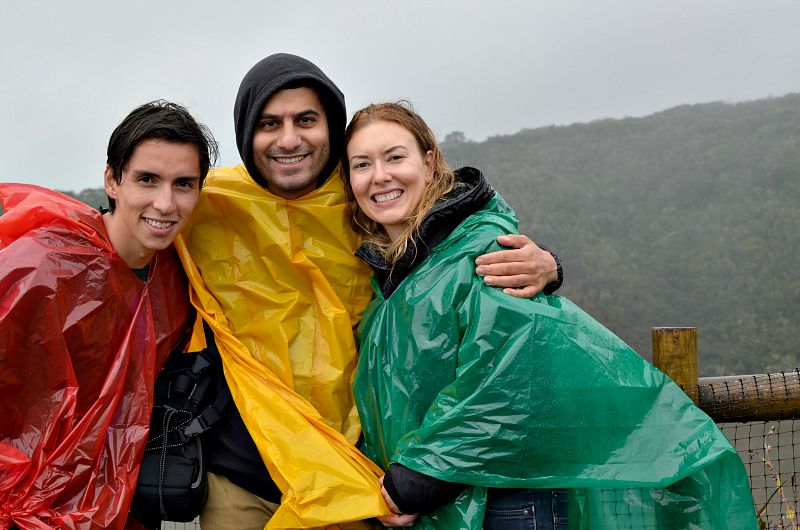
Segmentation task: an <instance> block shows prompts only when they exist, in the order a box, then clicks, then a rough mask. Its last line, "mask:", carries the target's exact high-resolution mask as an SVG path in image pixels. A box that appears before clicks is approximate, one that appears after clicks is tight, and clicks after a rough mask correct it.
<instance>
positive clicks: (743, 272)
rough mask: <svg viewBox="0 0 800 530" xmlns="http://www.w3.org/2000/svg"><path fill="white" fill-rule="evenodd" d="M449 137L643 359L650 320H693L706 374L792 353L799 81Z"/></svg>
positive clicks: (791, 357) (798, 293) (457, 156)
mask: <svg viewBox="0 0 800 530" xmlns="http://www.w3.org/2000/svg"><path fill="white" fill-rule="evenodd" d="M444 144H445V151H446V153H447V157H448V161H449V162H450V164H451V165H453V166H454V167H456V166H460V165H473V166H476V167H478V168H481V169H482V170H484V172H485V173H486V174H487V176H488V177H489V179H490V181H491V182H492V183H493V184H494V186H495V187H496V188H497V190H498V191H500V193H502V194H503V196H504V197H505V198H506V199H507V200H508V201H509V202H510V203H511V205H512V206H514V208H515V209H516V210H517V213H518V215H519V217H520V220H521V229H522V231H523V232H524V233H526V234H529V235H531V236H532V237H533V238H534V239H535V240H539V241H542V242H546V243H548V244H549V245H551V247H553V248H554V249H555V250H556V251H557V253H558V254H559V255H560V256H562V257H563V261H564V266H565V270H566V282H565V286H564V288H563V289H562V291H561V294H564V295H566V296H569V297H570V298H572V299H573V300H575V301H576V302H577V303H579V304H580V305H581V306H582V307H583V308H585V309H586V310H587V311H589V312H590V313H591V314H592V315H594V316H595V317H596V318H597V319H598V320H600V321H601V322H603V323H604V324H605V325H607V326H608V327H609V328H611V329H612V330H614V331H615V332H616V333H617V334H618V335H620V336H621V337H622V338H623V339H625V340H626V341H627V342H628V343H629V344H631V346H633V347H634V348H635V349H636V350H637V351H639V352H640V353H641V354H642V355H644V356H645V357H648V358H649V357H650V351H651V343H650V328H651V327H652V326H696V327H698V334H699V338H698V342H699V350H700V371H701V374H703V375H722V374H739V373H755V372H764V371H779V370H785V369H791V368H795V367H796V366H797V365H798V354H800V345H798V340H797V337H798V316H797V315H798V313H800V278H798V275H797V273H796V269H795V267H797V264H798V263H800V259H799V258H800V208H798V204H799V203H800V94H795V95H790V96H785V97H781V98H774V99H768V100H762V101H757V102H751V103H741V104H736V105H729V104H722V103H712V104H703V105H692V106H682V107H677V108H674V109H670V110H667V111H664V112H661V113H658V114H655V115H652V116H648V117H645V118H628V119H623V120H602V121H597V122H593V123H588V124H577V125H570V126H565V127H546V128H540V129H531V130H523V131H521V132H519V133H517V134H514V135H509V136H498V137H493V138H489V139H488V140H486V141H485V142H470V141H466V140H465V139H464V138H463V135H461V134H460V133H453V134H450V135H448V136H447V138H446V141H445V142H444Z"/></svg>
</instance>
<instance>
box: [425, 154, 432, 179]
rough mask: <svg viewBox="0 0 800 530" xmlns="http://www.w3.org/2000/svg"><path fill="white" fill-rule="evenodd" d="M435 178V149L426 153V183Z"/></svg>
mask: <svg viewBox="0 0 800 530" xmlns="http://www.w3.org/2000/svg"><path fill="white" fill-rule="evenodd" d="M432 180H433V151H430V150H429V151H428V152H427V153H425V184H430V183H431V181H432Z"/></svg>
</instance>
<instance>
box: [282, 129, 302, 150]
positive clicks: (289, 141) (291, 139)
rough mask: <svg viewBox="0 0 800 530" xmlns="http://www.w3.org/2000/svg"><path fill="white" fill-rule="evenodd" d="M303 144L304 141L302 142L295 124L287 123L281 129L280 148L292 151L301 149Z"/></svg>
mask: <svg viewBox="0 0 800 530" xmlns="http://www.w3.org/2000/svg"><path fill="white" fill-rule="evenodd" d="M301 143H302V140H300V135H299V134H298V133H297V129H296V128H295V126H294V124H292V123H287V124H284V126H283V127H281V130H280V136H279V137H278V147H280V148H281V149H285V150H287V151H291V150H292V149H297V148H298V147H300V144H301Z"/></svg>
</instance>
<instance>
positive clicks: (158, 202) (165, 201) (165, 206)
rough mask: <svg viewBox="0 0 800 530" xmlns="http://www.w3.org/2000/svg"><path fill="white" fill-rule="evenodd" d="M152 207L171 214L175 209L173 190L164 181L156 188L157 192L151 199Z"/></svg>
mask: <svg viewBox="0 0 800 530" xmlns="http://www.w3.org/2000/svg"><path fill="white" fill-rule="evenodd" d="M153 208H155V209H156V210H158V211H159V212H160V213H162V214H171V213H172V212H174V211H175V209H176V206H175V191H174V190H173V189H172V186H171V185H169V184H167V183H164V185H163V186H160V187H159V188H158V192H157V194H156V196H155V197H154V199H153Z"/></svg>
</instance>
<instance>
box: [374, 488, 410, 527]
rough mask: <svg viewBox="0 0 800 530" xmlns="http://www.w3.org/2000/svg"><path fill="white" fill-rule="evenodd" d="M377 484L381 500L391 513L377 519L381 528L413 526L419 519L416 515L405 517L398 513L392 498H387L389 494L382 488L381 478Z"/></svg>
mask: <svg viewBox="0 0 800 530" xmlns="http://www.w3.org/2000/svg"><path fill="white" fill-rule="evenodd" d="M378 483H379V484H380V485H381V494H382V495H383V500H384V502H385V503H386V506H388V507H389V509H390V510H391V511H392V512H393V513H392V514H391V515H383V516H381V517H378V521H380V522H381V524H382V525H383V526H411V525H413V524H414V521H416V520H417V517H419V515H418V514H414V515H406V514H404V513H399V512H400V508H398V507H397V505H396V504H395V503H394V501H393V500H392V498H391V497H390V496H389V492H387V491H386V488H384V487H383V477H381V478H379V479H378Z"/></svg>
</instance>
